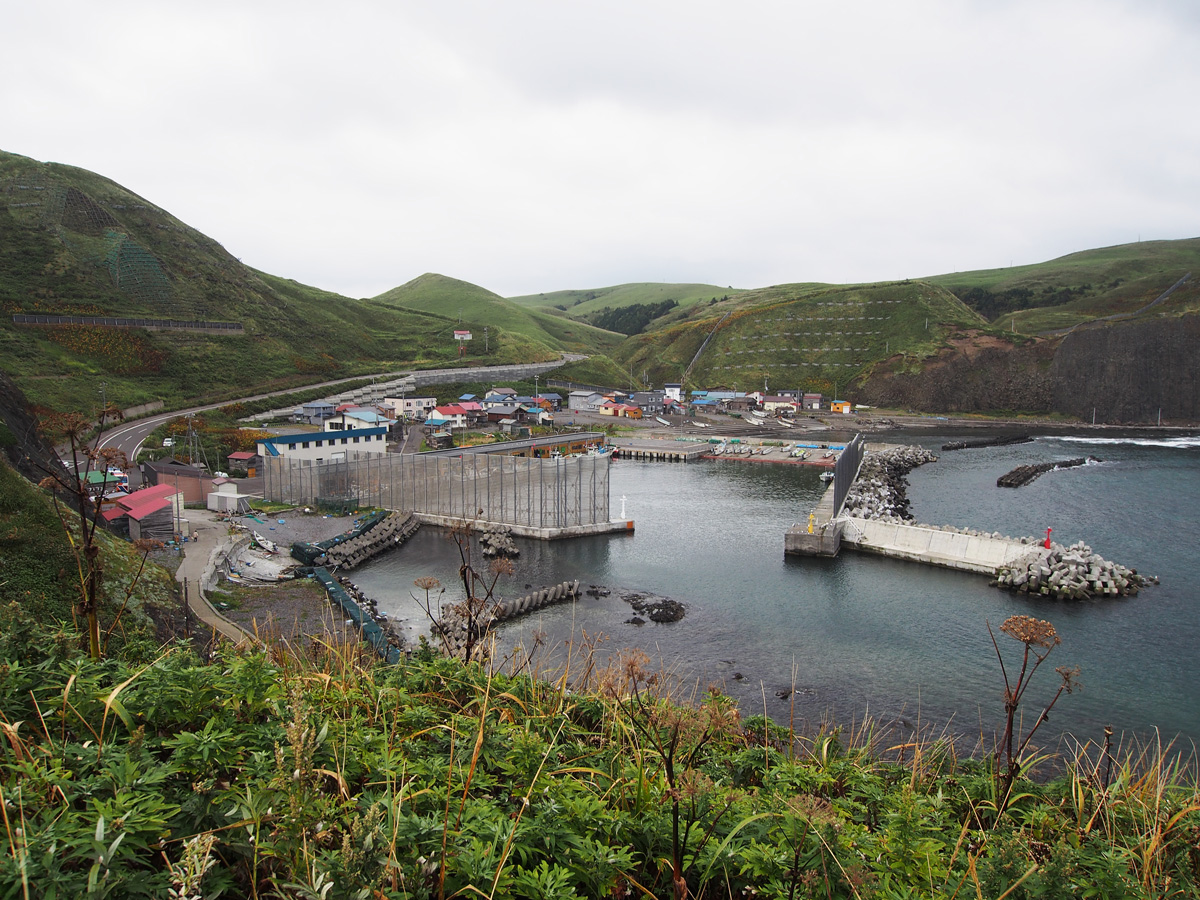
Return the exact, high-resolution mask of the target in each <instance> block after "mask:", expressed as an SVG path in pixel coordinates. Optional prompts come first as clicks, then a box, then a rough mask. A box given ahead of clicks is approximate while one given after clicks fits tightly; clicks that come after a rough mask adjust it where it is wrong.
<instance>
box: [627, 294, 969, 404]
mask: <svg viewBox="0 0 1200 900" xmlns="http://www.w3.org/2000/svg"><path fill="white" fill-rule="evenodd" d="M754 293H756V292H750V291H747V292H745V293H743V294H740V295H738V297H737V298H736V300H737V302H736V304H734V303H732V302H731V303H728V304H720V303H719V304H717V306H716V307H715V309H717V310H720V309H721V307H722V306H732V307H733V308H732V309H730V310H728V314H726V313H725V312H722V314H721V315H720V316H713V315H710V316H708V317H705V318H694V319H689V320H687V321H684V322H681V323H678V324H674V325H671V326H668V327H666V328H663V329H660V330H657V331H653V332H650V333H648V334H644V335H638V336H637V337H635V338H633V339H631V340H630V341H629V342H627V344H626V345H625V346H624V347H623V348H622V350H623V352H622V353H621V354H619V359H618V361H619V362H620V363H622V364H623V365H624V366H625V367H632V369H633V371H634V372H635V374H640V373H644V374H645V379H646V380H649V381H651V382H655V383H661V382H663V381H677V380H679V378H680V377H681V376H682V375H683V373H684V371H686V370H687V369H688V367H689V366H691V372H690V373H689V375H688V378H687V383H688V385H689V386H699V385H703V386H705V387H717V386H723V387H728V388H737V389H741V390H755V389H761V388H762V387H763V385H764V384H766V385H767V387H768V388H784V387H788V388H800V389H803V390H816V391H821V392H823V393H832V392H833V391H834V389H835V388H838V387H840V388H845V387H846V386H847V385H848V384H849V383H850V381H851V380H852V379H857V378H861V377H863V376H865V375H867V374H869V372H870V371H871V370H872V368H873V367H874V366H875V365H877V364H879V363H880V362H882V361H884V360H886V359H888V358H897V359H907V360H910V361H911V364H912V365H919V362H920V360H923V359H926V358H929V357H931V356H933V355H934V354H935V353H936V352H937V351H938V350H939V349H940V348H941V347H942V346H945V345H946V343H947V341H948V340H949V338H950V337H951V335H953V334H955V333H958V332H960V331H962V330H963V329H978V328H981V327H982V326H983V321H982V320H981V319H980V318H979V316H978V315H976V314H975V313H973V312H971V311H970V310H969V309H967V308H966V307H965V306H963V304H962V303H960V302H959V301H958V300H957V299H956V298H955V297H954V296H953V295H952V294H950V293H949V292H948V291H945V290H943V289H941V288H938V287H936V286H934V285H930V284H927V283H923V282H900V283H896V284H884V285H865V286H854V287H831V286H827V285H826V286H819V287H818V286H813V285H794V286H790V285H778V286H775V287H773V288H770V289H764V290H763V291H762V292H761V293H759V297H760V298H761V299H763V300H765V302H762V303H760V304H759V305H749V295H751V294H754ZM710 332H711V333H712V338H711V340H710V341H709V343H708V345H707V346H706V347H705V348H704V352H703V353H701V354H700V356H699V357H698V358H696V359H695V363H694V365H693V362H692V361H693V358H694V357H695V355H696V353H697V351H698V350H699V349H700V347H701V345H702V344H703V343H704V340H705V338H706V337H707V336H708V335H709V333H710Z"/></svg>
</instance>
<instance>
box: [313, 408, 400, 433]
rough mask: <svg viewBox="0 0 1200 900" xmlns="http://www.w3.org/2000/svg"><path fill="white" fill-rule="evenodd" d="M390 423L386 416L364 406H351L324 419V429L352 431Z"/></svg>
mask: <svg viewBox="0 0 1200 900" xmlns="http://www.w3.org/2000/svg"><path fill="white" fill-rule="evenodd" d="M388 424H390V420H389V419H388V417H387V416H385V415H383V414H382V413H379V412H377V411H376V410H373V409H368V408H367V407H365V406H352V407H349V408H347V409H344V410H342V411H340V412H338V413H337V414H336V415H333V416H330V417H329V418H327V419H326V420H325V430H326V431H353V430H355V429H359V428H378V427H380V426H381V425H388Z"/></svg>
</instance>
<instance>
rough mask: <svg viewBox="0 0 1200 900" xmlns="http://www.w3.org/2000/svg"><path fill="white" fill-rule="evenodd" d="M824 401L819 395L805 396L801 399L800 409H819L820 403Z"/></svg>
mask: <svg viewBox="0 0 1200 900" xmlns="http://www.w3.org/2000/svg"><path fill="white" fill-rule="evenodd" d="M822 399H824V398H823V397H822V396H821V395H820V394H805V395H804V397H803V398H801V401H800V402H801V408H802V409H805V410H813V409H820V408H821V401H822Z"/></svg>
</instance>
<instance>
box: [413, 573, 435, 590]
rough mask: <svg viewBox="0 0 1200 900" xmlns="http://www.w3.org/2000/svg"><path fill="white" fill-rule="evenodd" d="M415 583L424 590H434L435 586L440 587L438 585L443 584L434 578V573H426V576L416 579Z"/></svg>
mask: <svg viewBox="0 0 1200 900" xmlns="http://www.w3.org/2000/svg"><path fill="white" fill-rule="evenodd" d="M413 584H415V585H416V586H417V587H419V588H420V589H421V590H423V591H432V590H433V589H434V588H438V587H441V586H442V583H441V582H440V581H438V580H437V579H436V578H434V577H433V576H432V575H424V576H422V577H420V578H418V579H417V580H416V581H414V582H413Z"/></svg>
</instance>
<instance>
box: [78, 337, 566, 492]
mask: <svg viewBox="0 0 1200 900" xmlns="http://www.w3.org/2000/svg"><path fill="white" fill-rule="evenodd" d="M586 358H587V357H585V356H581V355H579V354H576V353H566V354H563V358H562V360H561V361H559V362H556V363H555V364H554V365H555V366H559V365H563V364H564V363H567V362H574V361H576V360H579V359H586ZM530 365H536V364H533V363H531V364H530ZM505 368H508V367H507V366H483V367H481V366H470V367H466V368H463V369H436V370H429V371H435V372H458V373H459V374H460V375H461V376H462V377H463V378H464V379H466V380H472V379H473V378H475V377H476V376H478V375H484V374H488V373H489V372H498V371H501V372H502V371H503V370H504V369H505ZM421 371H422V370H418V369H408V370H404V371H401V372H383V373H380V374H379V375H377V376H375V377H376V378H378V379H401V378H406V377H408V376H411V375H417V374H419V373H420V372H421ZM363 377H364V376H362V375H357V376H355V377H353V378H338V379H334V380H333V381H322V382H318V383H317V384H308V385H301V386H299V387H293V388H287V389H285V390H281V391H268V392H267V393H264V394H254V395H253V396H250V397H241V398H238V399H236V400H222V401H221V402H219V403H209V404H206V405H204V406H193V407H190V408H189V409H177V410H173V411H172V412H167V413H158V414H156V415H153V416H148V417H147V418H145V419H138V420H136V421H134V422H130V423H128V424H120V423H119V424H117V425H116V427H114V428H111V429H110V430H108V431H106V432H105V433H104V434H103V435H102V436H101V438H100V441H99V443H98V445H97V446H98V447H100V448H105V447H112V448H115V449H117V450H120V451H121V452H123V453H124V454H125V458H126V459H127V460H129V461H130V468H131V471H130V473H129V486H130V488H137V487H139V486H140V485H141V474H140V473H139V472H138V470H137V469H136V467H133V466H132V462H133V460H135V459H137V455H138V452H139V451H141V449H142V444H144V443H145V441H146V436H147V435H149V434H150V432H151V431H153V430H154V429H155V428H157V427H158V426H159V425H161V424H162V423H163V422H168V421H170V420H171V419H178V418H180V417H181V416H186V415H188V414H189V413H198V412H203V411H205V410H208V409H219V408H220V407H222V406H228V405H229V404H230V403H237V402H243V403H250V402H254V401H257V400H265V399H267V398H270V397H282V396H285V395H287V394H294V393H296V392H297V391H308V390H315V389H320V388H327V387H328V388H332V387H337V386H338V385H340V384H346V383H348V382H352V381H362V380H363ZM366 377H370V376H366ZM420 446H421V445H420V443H418V444H417V447H418V449H419V448H420ZM60 456H61V453H60Z"/></svg>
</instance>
